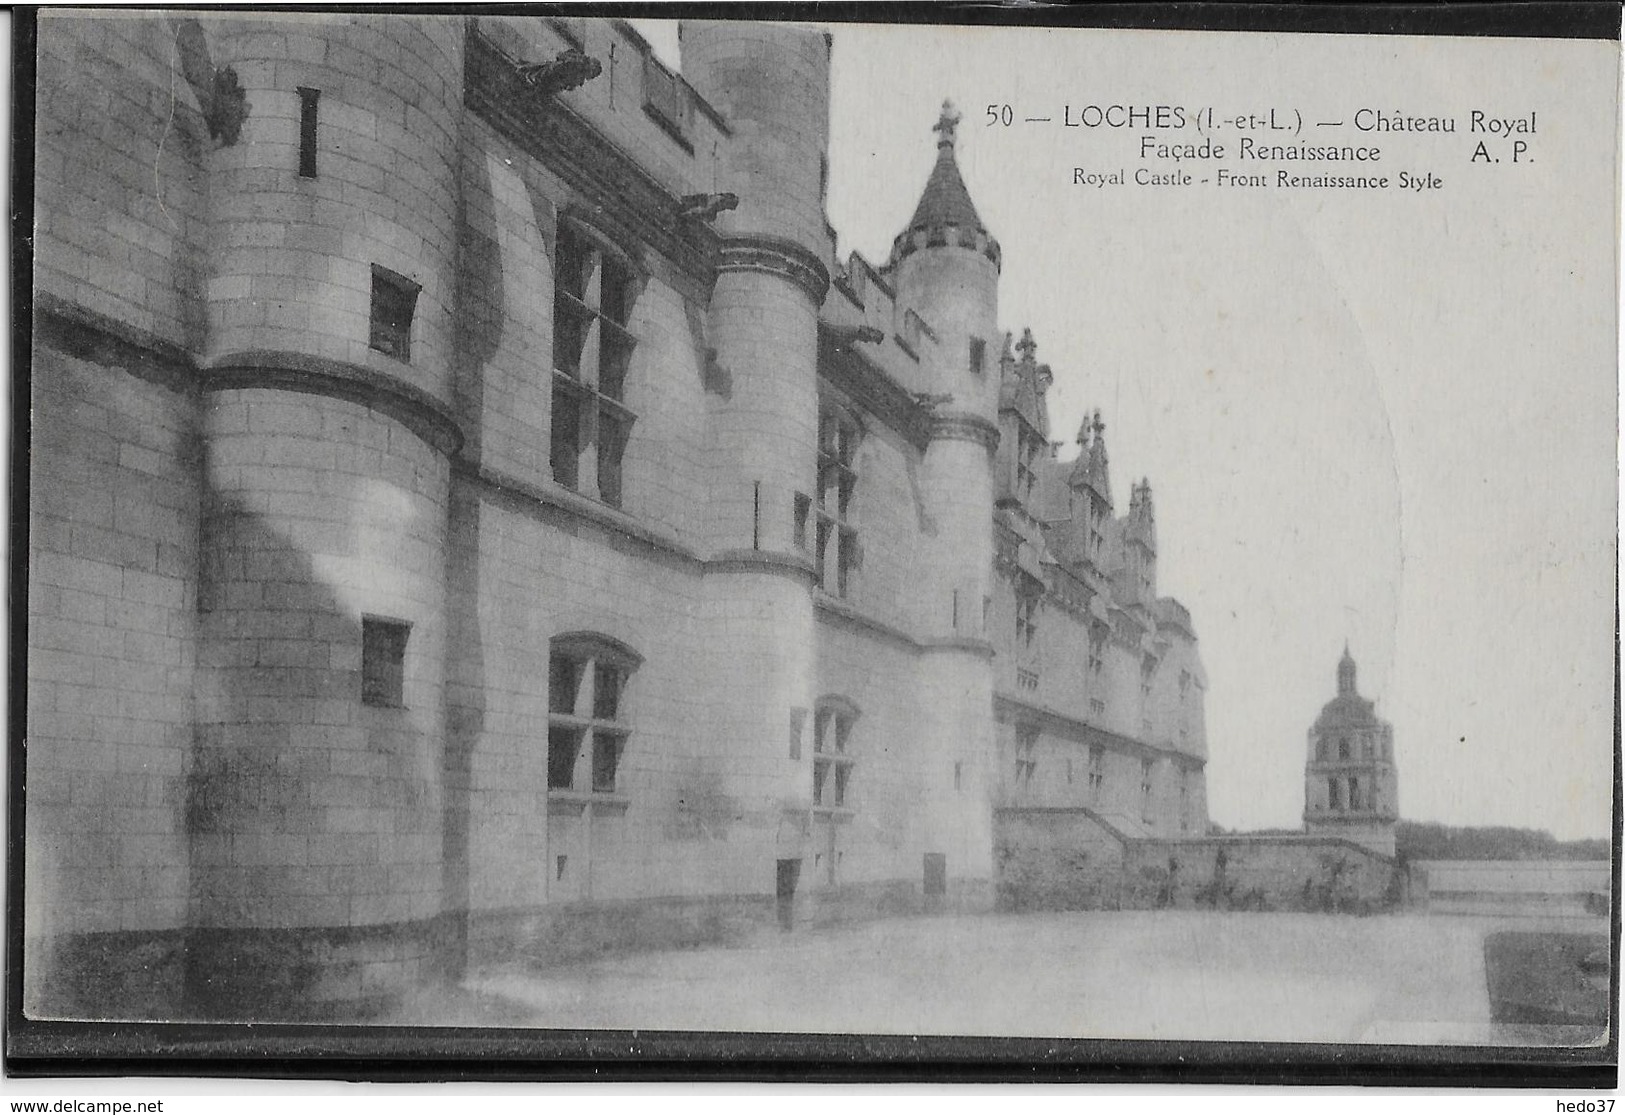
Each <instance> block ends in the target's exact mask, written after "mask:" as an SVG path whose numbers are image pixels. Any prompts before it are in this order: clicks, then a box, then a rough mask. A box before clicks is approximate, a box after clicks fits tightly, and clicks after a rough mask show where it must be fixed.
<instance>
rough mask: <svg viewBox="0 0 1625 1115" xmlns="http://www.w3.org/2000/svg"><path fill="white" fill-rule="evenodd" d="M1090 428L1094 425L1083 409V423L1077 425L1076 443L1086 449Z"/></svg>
mask: <svg viewBox="0 0 1625 1115" xmlns="http://www.w3.org/2000/svg"><path fill="white" fill-rule="evenodd" d="M1092 429H1094V425H1093V424H1092V423H1091V422H1090V421H1089V414H1088V412H1087V411H1085V412H1084V415H1083V425H1081V426H1079V427H1078V444H1079V445H1080V446H1082V447H1083V448H1084V449H1086V450H1087V449H1088V448H1089V431H1090V430H1092Z"/></svg>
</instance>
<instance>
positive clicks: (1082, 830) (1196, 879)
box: [994, 807, 1409, 913]
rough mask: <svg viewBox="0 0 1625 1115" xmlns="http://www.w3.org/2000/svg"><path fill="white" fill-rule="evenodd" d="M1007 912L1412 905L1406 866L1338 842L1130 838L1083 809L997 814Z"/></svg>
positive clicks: (1348, 909)
mask: <svg viewBox="0 0 1625 1115" xmlns="http://www.w3.org/2000/svg"><path fill="white" fill-rule="evenodd" d="M994 859H995V870H996V872H997V897H998V905H999V907H1000V908H1001V909H1006V910H1023V909H1042V910H1147V909H1159V908H1206V909H1221V910H1238V909H1239V910H1310V911H1326V912H1343V913H1373V912H1376V911H1380V910H1386V909H1392V908H1395V907H1397V906H1400V905H1402V904H1404V903H1405V902H1406V901H1407V899H1408V891H1409V886H1408V876H1407V873H1406V871H1405V870H1404V867H1403V865H1402V864H1400V863H1399V862H1398V861H1396V860H1394V859H1391V858H1389V857H1387V856H1383V855H1380V854H1378V853H1376V852H1373V851H1371V850H1370V849H1368V848H1365V847H1362V846H1361V845H1359V844H1356V843H1353V842H1352V841H1348V840H1343V839H1340V838H1338V837H1329V836H1309V835H1302V836H1299V835H1283V836H1209V837H1186V838H1161V837H1145V836H1137V835H1132V834H1130V833H1127V832H1124V831H1123V830H1122V829H1121V828H1119V827H1117V826H1115V825H1113V824H1112V823H1111V822H1110V821H1109V820H1107V819H1106V818H1104V817H1102V816H1101V815H1099V814H1097V813H1095V812H1094V811H1093V810H1090V809H1087V808H1082V807H1066V808H1008V809H1000V810H996V811H995V813H994Z"/></svg>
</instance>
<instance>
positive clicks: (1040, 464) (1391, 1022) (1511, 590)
mask: <svg viewBox="0 0 1625 1115" xmlns="http://www.w3.org/2000/svg"><path fill="white" fill-rule="evenodd" d="M646 11H647V9H645V13H646ZM1573 11H1575V12H1578V13H1580V14H1581V15H1583V16H1584V17H1585V18H1578V17H1577V18H1575V19H1571V20H1567V21H1559V22H1555V23H1553V24H1552V26H1551V28H1548V29H1546V30H1545V31H1544V33H1539V34H1531V33H1527V32H1513V33H1506V34H1498V33H1493V31H1492V32H1485V31H1484V29H1483V28H1477V29H1470V30H1473V31H1474V33H1464V34H1426V35H1423V34H1406V33H1400V34H1379V33H1369V32H1371V30H1372V28H1370V27H1354V28H1352V30H1351V31H1350V32H1348V33H1339V32H1337V31H1336V29H1335V28H1333V29H1325V28H1322V29H1315V30H1311V31H1308V32H1292V31H1288V30H1282V29H1263V30H1258V29H1255V30H1244V31H1229V30H1224V31H1221V30H1200V29H1189V30H1150V29H1145V28H1134V27H1080V26H1061V25H1049V26H1043V25H1038V24H1037V23H1031V24H1028V25H1020V26H1017V25H1014V24H1013V23H1011V22H1009V21H1006V22H1004V23H1002V24H1000V23H992V24H990V23H987V22H983V23H980V24H976V25H971V24H951V23H947V24H943V23H924V22H917V21H916V22H894V21H886V22H882V21H878V20H877V21H876V22H831V23H821V22H817V21H816V20H817V18H818V15H817V12H816V11H814V10H812V9H808V10H807V11H806V12H804V13H803V14H804V15H806V17H807V20H808V21H806V22H758V21H748V20H743V21H742V20H726V19H719V18H715V17H716V16H718V15H725V14H727V13H726V12H718V11H717V10H715V9H707V10H706V11H705V12H704V13H702V17H699V18H693V17H691V18H673V19H641V18H640V19H632V20H627V19H623V18H621V17H620V14H619V13H617V12H616V11H614V10H613V9H588V8H576V7H563V8H556V9H546V10H517V9H516V10H512V11H505V10H494V11H493V10H481V11H478V12H473V11H470V12H459V11H456V10H436V11H433V12H429V13H414V12H403V11H389V12H384V11H378V10H357V11H346V10H329V11H322V12H308V11H304V12H279V11H275V10H270V11H265V12H248V11H234V12H226V11H210V10H200V9H191V10H184V11H162V10H145V11H128V10H125V11H116V12H114V11H87V10H71V9H46V10H43V11H41V12H39V13H38V14H37V22H36V24H35V30H36V31H37V34H36V36H35V39H34V42H33V43H32V47H31V49H32V50H33V58H32V60H31V64H32V65H33V66H34V67H35V70H34V78H35V88H36V89H37V97H36V100H35V102H34V103H33V105H32V106H31V110H30V111H31V112H32V128H33V137H32V167H31V170H30V171H29V172H28V173H29V178H27V179H25V180H24V182H23V185H24V187H25V188H27V187H29V186H31V189H32V204H33V216H34V237H33V241H32V244H31V251H32V257H31V264H32V268H33V271H32V275H33V290H32V297H31V330H32V332H31V335H30V339H29V341H28V344H27V346H26V347H25V348H24V349H23V350H22V351H20V353H19V355H20V357H23V363H24V367H25V368H26V371H27V375H28V377H29V378H28V395H27V400H28V405H29V406H30V407H31V412H30V413H29V415H28V416H27V418H28V422H27V425H26V427H25V428H22V429H21V430H20V435H19V436H26V437H27V439H28V469H27V474H26V476H25V477H21V478H19V485H18V487H17V489H16V491H17V497H18V499H19V501H21V502H22V503H23V504H25V505H26V508H25V512H26V513H25V514H22V513H21V512H22V509H20V514H19V516H18V517H19V519H20V520H21V521H24V522H26V529H27V534H26V551H25V553H19V557H23V556H25V557H26V561H27V573H26V579H27V594H26V634H25V635H22V634H20V635H19V640H18V644H17V646H16V654H17V655H18V659H17V669H18V671H19V676H20V677H25V678H26V691H25V700H26V708H25V709H24V708H19V709H18V710H17V712H16V713H15V714H14V725H13V748H14V753H15V754H14V767H13V769H14V771H15V772H16V776H17V780H18V781H19V783H20V785H21V787H22V793H21V800H20V801H18V802H16V803H14V807H15V808H18V809H21V811H22V816H23V820H22V821H21V822H20V825H19V831H20V833H21V835H22V837H23V840H22V843H21V846H20V847H19V848H14V849H13V856H14V857H20V860H21V863H20V866H19V865H18V864H16V863H14V868H15V870H14V880H16V881H17V882H20V884H21V889H20V892H18V893H15V894H14V895H13V903H12V909H13V911H14V916H16V917H18V918H20V920H21V935H20V942H19V943H18V944H17V948H18V949H19V950H20V952H19V953H18V957H19V958H20V963H21V996H20V1014H19V1015H18V1016H17V1017H18V1020H19V1021H20V1023H21V1025H22V1030H21V1033H22V1034H23V1036H24V1037H26V1036H27V1034H28V1033H29V1032H30V1031H29V1027H30V1026H34V1027H38V1026H42V1025H48V1026H61V1025H66V1024H81V1023H82V1024H111V1025H103V1026H100V1027H96V1026H90V1027H89V1028H88V1029H87V1030H85V1031H84V1032H87V1033H90V1034H91V1035H92V1037H94V1035H96V1034H103V1035H106V1034H108V1033H113V1034H117V1033H122V1032H135V1031H130V1030H128V1028H127V1024H131V1023H210V1024H218V1025H219V1027H220V1030H219V1032H220V1033H222V1034H224V1035H228V1036H229V1034H230V1032H231V1030H232V1027H233V1026H234V1025H235V1024H239V1023H244V1022H255V1023H275V1022H298V1023H321V1024H324V1025H327V1026H329V1027H330V1028H329V1029H327V1030H324V1031H323V1032H324V1033H327V1034H329V1035H331V1038H330V1040H331V1043H332V1045H333V1046H334V1047H335V1048H344V1047H345V1046H344V1043H345V1042H346V1041H347V1040H348V1038H347V1037H346V1035H349V1034H352V1033H360V1032H362V1031H359V1030H355V1029H353V1027H362V1026H365V1027H373V1028H386V1030H387V1029H388V1028H399V1027H462V1028H476V1029H489V1030H491V1031H492V1032H496V1031H499V1030H500V1031H502V1032H534V1033H536V1034H538V1035H545V1034H546V1033H549V1032H556V1031H569V1032H582V1031H615V1032H621V1031H637V1032H639V1033H643V1034H647V1033H649V1032H653V1031H674V1032H686V1033H694V1032H706V1033H710V1034H713V1035H718V1034H720V1035H736V1036H739V1040H740V1041H746V1038H745V1037H744V1036H745V1035H762V1034H779V1035H798V1034H801V1035H805V1034H823V1035H874V1036H876V1037H877V1039H884V1038H887V1037H933V1036H937V1037H941V1036H955V1037H967V1038H1000V1039H1025V1038H1042V1039H1062V1040H1069V1039H1076V1040H1085V1039H1089V1040H1093V1039H1107V1040H1112V1041H1124V1042H1146V1041H1159V1042H1161V1041H1174V1042H1183V1043H1194V1044H1193V1045H1192V1049H1193V1050H1194V1051H1198V1054H1199V1050H1200V1048H1201V1046H1200V1043H1207V1042H1218V1041H1249V1042H1275V1043H1302V1045H1303V1047H1304V1049H1305V1050H1308V1051H1309V1052H1308V1053H1307V1054H1306V1055H1309V1056H1312V1050H1313V1048H1314V1047H1316V1046H1317V1045H1320V1044H1322V1043H1330V1044H1332V1045H1336V1046H1342V1047H1347V1046H1364V1045H1369V1046H1373V1047H1377V1046H1380V1047H1393V1048H1402V1047H1404V1048H1408V1047H1418V1048H1426V1049H1430V1050H1433V1051H1435V1052H1434V1054H1433V1055H1435V1056H1437V1057H1438V1058H1439V1059H1441V1060H1442V1061H1448V1060H1449V1059H1450V1058H1451V1057H1452V1056H1453V1054H1452V1052H1451V1050H1452V1048H1456V1047H1460V1048H1473V1049H1478V1050H1483V1049H1485V1048H1490V1049H1517V1050H1522V1051H1523V1053H1522V1054H1521V1055H1522V1056H1524V1057H1525V1059H1528V1058H1531V1057H1534V1058H1536V1059H1537V1060H1538V1055H1539V1054H1540V1052H1541V1051H1548V1052H1552V1053H1553V1055H1554V1056H1555V1055H1556V1054H1557V1053H1558V1052H1561V1054H1562V1055H1563V1056H1564V1057H1566V1058H1568V1060H1567V1061H1566V1062H1565V1063H1567V1064H1575V1063H1580V1062H1585V1061H1587V1059H1590V1060H1593V1061H1595V1060H1606V1061H1607V1062H1609V1063H1612V1062H1613V1059H1614V1057H1615V1046H1614V1044H1613V1035H1614V1033H1615V1030H1614V1026H1615V1024H1616V1023H1615V1020H1614V1019H1613V1017H1612V1013H1613V1012H1612V1010H1611V994H1612V991H1611V989H1612V987H1613V983H1612V980H1613V976H1614V963H1613V962H1614V959H1615V952H1614V944H1615V942H1614V932H1613V920H1612V915H1613V911H1614V908H1615V907H1614V903H1615V901H1616V898H1615V890H1614V885H1613V882H1614V874H1615V870H1614V866H1613V860H1612V857H1613V854H1614V853H1613V845H1612V837H1613V834H1614V833H1615V832H1616V826H1617V818H1616V817H1615V816H1614V812H1613V810H1614V796H1615V785H1614V779H1615V773H1614V763H1615V753H1616V740H1615V707H1616V683H1615V665H1616V644H1615V634H1614V632H1615V615H1616V610H1615V599H1616V581H1615V570H1616V562H1617V557H1616V551H1617V525H1616V524H1617V514H1616V512H1617V469H1616V456H1617V453H1616V443H1617V433H1618V412H1617V399H1618V379H1617V367H1616V364H1617V362H1616V343H1617V313H1618V294H1617V286H1616V277H1615V276H1616V250H1617V243H1618V235H1617V216H1616V213H1617V206H1618V202H1617V181H1618V170H1619V133H1620V128H1619V93H1618V87H1619V63H1620V54H1619V37H1618V32H1619V26H1618V24H1619V18H1618V12H1617V9H1616V10H1613V12H1612V17H1611V19H1612V25H1611V27H1610V19H1609V16H1608V14H1607V12H1606V11H1605V12H1603V13H1602V14H1601V15H1599V13H1598V12H1597V10H1596V9H1583V8H1576V9H1573ZM1587 13H1589V14H1587ZM850 14H851V13H850V12H848V13H847V15H850ZM911 18H913V19H915V20H918V18H919V14H918V13H917V12H916V13H914V15H913V16H912V17H911ZM1057 18H1060V17H1057ZM1355 31H1358V32H1360V33H1353V32H1355ZM24 354H26V355H24ZM19 541H22V539H21V538H19ZM24 604H25V601H24V600H22V599H19V600H18V601H17V605H18V610H19V611H21V610H22V609H23V606H24ZM24 669H25V670H26V673H21V671H23V670H24ZM36 1032H37V1031H36ZM48 1032H50V1033H56V1034H64V1033H70V1032H72V1033H79V1032H81V1031H79V1030H74V1029H72V1027H69V1028H68V1029H61V1028H59V1029H57V1030H52V1031H48ZM141 1032H143V1033H148V1032H149V1031H141ZM366 1032H367V1033H376V1030H370V1031H366ZM415 1032H417V1033H420V1034H421V1033H423V1032H425V1031H415ZM459 1032H460V1033H464V1032H465V1031H459ZM17 1033H18V1031H16V1030H15V1029H14V1031H13V1036H14V1038H16V1035H17ZM323 1040H327V1039H323ZM29 1048H30V1049H32V1050H33V1051H34V1053H35V1054H36V1055H38V1054H39V1050H40V1047H39V1045H38V1044H37V1043H36V1044H35V1045H34V1046H30V1047H29ZM429 1048H433V1043H432V1040H431V1041H430V1046H429ZM532 1048H535V1047H532ZM869 1048H871V1049H876V1048H885V1047H884V1046H871V1047H869ZM15 1049H16V1047H15V1046H14V1052H15Z"/></svg>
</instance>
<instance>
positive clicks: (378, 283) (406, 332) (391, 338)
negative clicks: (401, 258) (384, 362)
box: [367, 264, 419, 360]
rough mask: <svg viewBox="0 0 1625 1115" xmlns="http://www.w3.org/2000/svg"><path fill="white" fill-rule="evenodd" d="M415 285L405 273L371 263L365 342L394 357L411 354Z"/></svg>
mask: <svg viewBox="0 0 1625 1115" xmlns="http://www.w3.org/2000/svg"><path fill="white" fill-rule="evenodd" d="M418 289H419V288H418V285H417V284H416V283H414V282H413V281H412V280H411V279H408V278H406V277H405V276H404V275H397V274H396V273H395V272H393V271H390V270H388V269H386V268H383V267H379V266H378V265H377V264H373V268H372V332H371V336H370V338H369V340H368V342H367V343H368V344H369V345H370V346H371V347H373V348H375V349H377V350H378V351H379V352H381V353H383V354H384V355H386V356H393V357H394V358H395V359H397V360H410V359H411V358H412V313H413V310H414V308H415V307H416V305H417V299H418Z"/></svg>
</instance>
